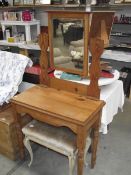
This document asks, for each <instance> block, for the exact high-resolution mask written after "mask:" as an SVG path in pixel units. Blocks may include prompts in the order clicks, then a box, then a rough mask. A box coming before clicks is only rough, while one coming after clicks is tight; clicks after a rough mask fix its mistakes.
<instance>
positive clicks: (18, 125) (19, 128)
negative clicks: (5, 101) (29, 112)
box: [12, 105, 24, 159]
mask: <svg viewBox="0 0 131 175" xmlns="http://www.w3.org/2000/svg"><path fill="white" fill-rule="evenodd" d="M12 106H13V108H14V111H13V113H14V120H15V124H16V133H17V138H18V139H17V140H18V147H19V154H20V158H21V159H24V144H23V134H22V123H21V115H20V114H18V113H17V112H16V109H15V105H12Z"/></svg>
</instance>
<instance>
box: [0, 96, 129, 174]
mask: <svg viewBox="0 0 131 175" xmlns="http://www.w3.org/2000/svg"><path fill="white" fill-rule="evenodd" d="M130 113H131V100H127V99H126V101H125V105H124V112H119V113H118V114H117V115H116V116H115V117H114V120H113V122H112V124H111V125H110V129H109V132H108V134H107V135H102V134H101V135H100V141H99V146H98V152H97V162H96V166H95V168H94V169H93V170H91V169H90V168H89V166H88V167H86V168H84V175H130V174H131V115H130ZM33 149H34V161H33V164H32V166H31V167H30V168H29V167H28V166H27V163H28V162H29V156H28V155H27V156H26V160H25V161H16V162H14V161H11V160H9V159H8V158H6V157H4V156H2V155H0V175H68V160H67V157H65V156H63V155H60V154H58V153H55V152H53V151H51V150H47V149H46V148H43V147H41V146H38V145H33ZM89 158H90V155H89V156H88V159H89ZM75 174H76V168H75V171H74V175H75Z"/></svg>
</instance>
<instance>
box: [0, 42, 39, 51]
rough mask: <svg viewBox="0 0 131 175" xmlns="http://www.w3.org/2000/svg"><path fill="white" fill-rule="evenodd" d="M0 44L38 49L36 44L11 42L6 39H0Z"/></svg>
mask: <svg viewBox="0 0 131 175" xmlns="http://www.w3.org/2000/svg"><path fill="white" fill-rule="evenodd" d="M0 45H3V46H14V47H19V48H21V49H29V50H40V47H39V45H38V44H25V42H21V43H20V42H19V43H11V42H8V41H6V40H0Z"/></svg>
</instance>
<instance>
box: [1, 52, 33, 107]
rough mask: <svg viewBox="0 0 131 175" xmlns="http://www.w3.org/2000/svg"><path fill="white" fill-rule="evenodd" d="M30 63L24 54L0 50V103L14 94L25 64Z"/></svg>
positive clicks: (7, 100) (28, 64)
mask: <svg viewBox="0 0 131 175" xmlns="http://www.w3.org/2000/svg"><path fill="white" fill-rule="evenodd" d="M32 64H33V63H32V61H31V60H30V59H29V58H28V57H26V56H24V55H21V54H16V53H11V52H6V51H0V105H2V104H3V103H4V102H6V103H8V102H9V99H10V98H11V97H13V96H14V95H15V94H16V92H17V91H18V86H19V84H20V83H21V81H22V77H23V74H24V70H25V68H26V66H32Z"/></svg>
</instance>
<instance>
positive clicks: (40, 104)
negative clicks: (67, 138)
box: [11, 11, 114, 175]
mask: <svg viewBox="0 0 131 175" xmlns="http://www.w3.org/2000/svg"><path fill="white" fill-rule="evenodd" d="M59 15H60V16H59ZM113 15H114V12H107V13H106V12H102V13H101V12H97V13H95V14H93V15H92V13H89V12H88V13H87V12H77V13H76V12H74V11H73V12H71V11H69V12H65V13H63V12H62V11H59V12H52V11H51V12H49V31H50V32H51V33H49V40H48V35H47V34H44V35H43V34H41V35H40V37H39V45H40V48H41V58H40V65H41V71H42V74H41V77H40V78H41V83H42V84H45V85H38V86H34V87H32V88H30V89H28V90H27V91H25V92H23V93H21V94H19V95H16V96H14V98H12V100H11V102H12V106H13V108H14V109H15V113H14V117H15V121H16V126H17V133H18V140H19V149H20V157H21V158H24V146H23V136H22V132H21V115H20V114H21V113H28V114H29V115H31V116H32V117H33V118H34V119H36V120H39V121H42V122H45V123H48V124H50V125H54V126H58V127H60V126H65V127H68V128H70V129H71V130H72V131H73V132H74V133H75V134H76V136H77V143H76V144H77V148H78V160H77V165H78V166H77V167H78V169H77V170H78V171H77V172H78V173H77V174H78V175H82V174H83V164H84V148H85V142H86V137H87V136H88V134H89V132H90V130H91V135H92V143H91V149H92V156H91V167H92V168H93V167H94V165H95V162H96V151H97V143H98V136H99V124H100V119H101V110H102V107H103V106H104V104H105V103H104V101H102V100H99V99H98V98H99V96H100V90H99V87H98V79H99V75H100V66H99V58H100V56H101V54H102V52H103V48H104V45H107V44H108V39H109V37H108V36H109V31H110V29H111V24H112V19H113ZM52 17H53V18H54V17H55V18H57V17H58V18H59V17H60V18H68V19H72V18H78V19H82V20H83V26H84V61H83V64H84V68H83V70H82V71H79V70H77V71H76V70H73V71H71V73H78V74H79V75H80V76H83V77H85V76H87V74H88V72H89V74H90V80H91V83H90V85H89V86H87V85H82V84H78V83H73V82H70V81H66V80H61V79H56V78H54V77H53V78H50V77H49V76H48V58H47V57H48V56H47V49H48V45H49V46H50V56H51V60H52V59H53V49H52V48H53V43H52V39H51V38H52V37H53V34H52V33H53V29H51V25H52V22H51V20H52V19H53V18H52ZM96 18H97V22H96V25H95V20H96ZM91 20H92V22H91ZM93 21H94V22H93ZM90 23H92V25H91V26H90ZM50 29H51V30H50ZM96 31H97V32H96ZM89 33H90V37H89ZM48 41H49V43H48ZM87 48H88V49H89V50H90V52H91V54H92V64H91V66H90V69H89V70H87V67H88V59H87V58H88V49H87ZM51 65H53V61H52V62H51ZM57 68H58V67H57ZM61 69H62V70H65V71H66V70H67V72H70V69H65V68H63V67H62V68H61Z"/></svg>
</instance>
